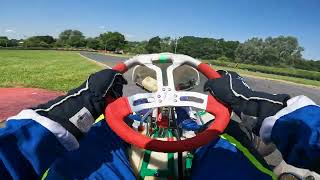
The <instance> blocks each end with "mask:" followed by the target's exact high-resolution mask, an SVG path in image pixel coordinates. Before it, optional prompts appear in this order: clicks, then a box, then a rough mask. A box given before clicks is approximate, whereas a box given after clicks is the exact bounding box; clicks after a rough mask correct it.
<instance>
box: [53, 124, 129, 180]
mask: <svg viewBox="0 0 320 180" xmlns="http://www.w3.org/2000/svg"><path fill="white" fill-rule="evenodd" d="M128 147H129V145H128V144H126V143H125V142H124V141H122V140H121V139H120V138H119V137H118V136H117V135H116V134H115V133H114V132H113V131H112V130H111V129H110V128H109V126H108V125H107V124H106V122H105V120H102V121H100V122H99V123H96V124H95V125H94V126H93V127H92V128H91V129H90V131H89V132H88V134H87V135H86V136H85V137H83V139H82V140H81V141H80V148H79V149H78V150H76V151H72V152H68V153H66V154H64V155H63V156H62V158H60V159H58V160H57V161H56V162H55V163H54V164H53V165H52V166H51V168H50V169H49V173H48V176H47V178H48V179H62V178H63V179H84V178H89V179H135V176H134V173H133V171H132V169H131V167H130V162H129V158H128V155H127V148H128Z"/></svg>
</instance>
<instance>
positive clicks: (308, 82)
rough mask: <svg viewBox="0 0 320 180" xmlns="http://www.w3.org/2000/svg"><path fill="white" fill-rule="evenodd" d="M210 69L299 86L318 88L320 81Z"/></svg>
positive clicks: (221, 67) (243, 71)
mask: <svg viewBox="0 0 320 180" xmlns="http://www.w3.org/2000/svg"><path fill="white" fill-rule="evenodd" d="M212 67H213V68H214V69H216V70H220V69H221V70H228V71H235V72H237V73H239V74H240V75H241V76H247V77H254V78H264V79H271V80H277V81H285V82H289V83H290V82H291V83H296V84H301V85H307V86H313V87H314V86H315V87H318V88H319V87H320V81H315V80H310V79H303V78H296V77H289V76H281V75H275V74H266V73H260V72H253V71H248V70H243V69H237V68H231V67H225V66H216V65H212Z"/></svg>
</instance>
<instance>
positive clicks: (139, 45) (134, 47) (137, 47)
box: [125, 41, 148, 54]
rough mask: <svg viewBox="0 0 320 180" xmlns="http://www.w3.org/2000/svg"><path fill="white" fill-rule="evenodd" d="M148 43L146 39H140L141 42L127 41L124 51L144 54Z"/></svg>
mask: <svg viewBox="0 0 320 180" xmlns="http://www.w3.org/2000/svg"><path fill="white" fill-rule="evenodd" d="M147 44H148V41H141V42H137V41H135V42H128V43H127V45H126V47H125V51H126V52H129V53H132V54H146V53H147V50H146V46H147Z"/></svg>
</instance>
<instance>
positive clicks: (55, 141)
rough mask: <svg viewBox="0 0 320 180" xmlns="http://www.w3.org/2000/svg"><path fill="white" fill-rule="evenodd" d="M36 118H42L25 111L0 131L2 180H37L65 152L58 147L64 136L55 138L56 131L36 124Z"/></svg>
mask: <svg viewBox="0 0 320 180" xmlns="http://www.w3.org/2000/svg"><path fill="white" fill-rule="evenodd" d="M26 112H27V113H26ZM28 117H29V118H28ZM38 117H42V116H39V115H37V114H36V113H35V112H34V111H33V110H24V111H22V112H21V113H19V114H18V115H17V116H15V117H11V118H9V119H8V120H7V122H6V126H5V127H4V128H0V177H1V179H2V178H4V179H11V178H13V179H39V178H40V177H41V176H42V174H43V173H44V172H45V171H46V170H47V168H48V167H49V166H50V165H51V164H52V163H53V161H54V160H55V159H56V158H57V157H58V156H60V155H61V154H63V153H64V152H66V151H67V148H66V146H65V145H63V143H61V137H62V138H63V134H61V133H60V136H61V137H60V138H58V136H57V135H58V134H57V133H56V131H52V128H51V130H50V128H49V129H48V128H47V127H44V126H43V125H42V124H40V123H38V122H37V121H38V120H39V119H37V118H38ZM32 118H35V119H32ZM42 123H43V122H42ZM54 133H55V134H54ZM69 148H70V147H69Z"/></svg>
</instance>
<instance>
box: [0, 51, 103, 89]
mask: <svg viewBox="0 0 320 180" xmlns="http://www.w3.org/2000/svg"><path fill="white" fill-rule="evenodd" d="M100 69H102V68H101V67H100V66H98V65H96V64H95V63H93V62H90V61H88V60H86V59H84V58H82V57H80V56H79V55H78V53H77V52H65V51H44V50H39V51H37V50H0V87H36V88H45V89H50V90H56V91H63V92H66V91H68V90H69V89H72V88H74V87H77V86H79V85H80V84H81V83H82V82H83V81H84V80H86V79H87V77H88V75H89V74H91V73H93V72H96V71H99V70H100Z"/></svg>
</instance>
